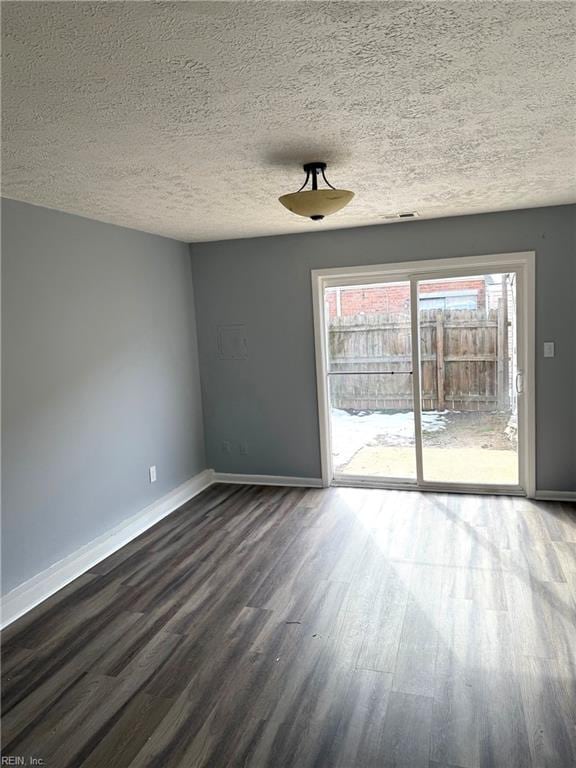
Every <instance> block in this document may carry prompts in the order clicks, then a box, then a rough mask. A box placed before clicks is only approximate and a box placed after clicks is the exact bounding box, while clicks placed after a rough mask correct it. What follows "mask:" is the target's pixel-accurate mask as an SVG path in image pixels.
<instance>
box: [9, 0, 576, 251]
mask: <svg viewBox="0 0 576 768" xmlns="http://www.w3.org/2000/svg"><path fill="white" fill-rule="evenodd" d="M575 15H576V5H575V4H574V3H573V2H563V3H557V2H535V1H524V0H517V1H516V2H497V3H491V2H483V1H482V2H474V1H473V0H467V1H466V2H452V3H444V2H429V3H419V2H377V3H372V2H360V3H351V2H255V3H243V2H230V3H228V2H211V3H210V2H208V3H202V2H173V3H170V2H110V3H106V2H104V3H89V2H61V3H60V2H43V3H42V2H40V3H37V2H4V3H3V4H2V16H3V29H2V34H3V39H4V40H3V59H4V61H3V94H2V96H3V134H4V146H3V194H4V195H5V196H6V197H11V198H15V199H17V200H24V201H27V202H31V203H36V204H39V205H44V206H48V207H50V208H57V209H60V210H64V211H70V212H73V213H79V214H82V215H85V216H89V217H92V218H96V219H101V220H103V221H109V222H114V223H117V224H123V225H125V226H129V227H135V228H137V229H142V230H145V231H149V232H157V233H159V234H163V235H168V236H170V237H175V238H178V239H181V240H190V241H199V240H214V239H221V238H230V237H245V236H254V235H266V234H276V233H283V232H300V231H310V230H314V231H316V230H319V229H326V228H337V227H351V226H359V225H365V224H374V223H381V222H382V216H384V215H385V214H388V213H391V212H395V211H405V210H417V211H419V212H420V214H421V216H423V217H435V216H447V215H454V214H463V213H473V212H480V211H494V210H501V209H511V208H521V207H530V206H540V205H548V204H560V203H568V202H573V201H575V200H576V188H575V187H576V184H575V181H576V144H575V128H574V126H575V122H576V89H575V80H576V50H575V44H574V40H575V37H574V36H575ZM309 160H326V161H328V163H329V168H328V179H329V180H330V181H331V182H332V184H334V185H335V186H341V187H344V188H348V189H353V190H355V191H356V197H355V199H354V200H353V202H352V203H351V205H350V206H349V207H348V208H346V209H345V210H344V211H342V212H340V213H337V214H335V215H334V216H332V217H330V218H329V219H326V220H325V221H324V222H321V223H315V222H310V221H308V220H306V219H302V218H299V217H296V216H294V215H293V214H290V213H289V212H288V211H286V210H285V209H284V208H282V207H281V205H280V204H279V203H278V202H277V197H278V196H279V195H281V194H283V193H285V192H291V191H295V190H296V189H297V188H298V187H299V186H300V184H301V181H302V180H303V179H302V174H301V171H300V164H301V163H302V162H305V161H309Z"/></svg>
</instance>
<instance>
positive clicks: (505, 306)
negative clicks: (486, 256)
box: [418, 272, 519, 486]
mask: <svg viewBox="0 0 576 768" xmlns="http://www.w3.org/2000/svg"><path fill="white" fill-rule="evenodd" d="M516 316H517V307H516V273H514V272H512V273H505V274H487V275H476V276H471V277H451V278H438V279H434V280H419V281H418V332H419V340H420V390H421V398H420V399H421V408H422V466H423V480H424V481H433V482H441V483H466V484H488V485H510V486H514V485H518V483H519V472H518V466H519V462H518V439H517V437H518V409H517V394H516V388H515V382H516V378H517V349H516V339H517V334H516Z"/></svg>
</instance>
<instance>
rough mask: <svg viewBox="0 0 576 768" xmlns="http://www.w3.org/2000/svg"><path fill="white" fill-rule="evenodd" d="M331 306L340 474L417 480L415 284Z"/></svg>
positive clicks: (336, 297) (346, 293)
mask: <svg viewBox="0 0 576 768" xmlns="http://www.w3.org/2000/svg"><path fill="white" fill-rule="evenodd" d="M324 299H325V317H326V318H327V328H326V332H327V337H328V338H327V350H328V361H327V362H328V386H329V397H330V426H331V445H332V460H333V468H334V475H335V477H338V476H347V477H350V476H356V477H358V476H362V477H377V478H386V479H394V480H413V481H415V480H416V453H415V426H414V400H413V392H412V341H411V316H410V282H409V281H402V282H396V283H374V284H364V285H354V286H339V287H337V288H327V289H326V290H325V294H324Z"/></svg>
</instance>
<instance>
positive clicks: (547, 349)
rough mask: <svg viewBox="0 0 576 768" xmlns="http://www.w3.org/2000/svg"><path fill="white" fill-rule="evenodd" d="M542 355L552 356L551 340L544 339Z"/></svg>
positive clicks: (552, 343) (552, 345)
mask: <svg viewBox="0 0 576 768" xmlns="http://www.w3.org/2000/svg"><path fill="white" fill-rule="evenodd" d="M544 357H554V342H553V341H545V342H544Z"/></svg>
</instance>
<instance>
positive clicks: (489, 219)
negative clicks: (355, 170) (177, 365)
mask: <svg viewBox="0 0 576 768" xmlns="http://www.w3.org/2000/svg"><path fill="white" fill-rule="evenodd" d="M575 217H576V206H561V207H556V208H540V209H533V210H523V211H512V212H506V213H494V214H482V215H478V216H466V217H459V218H451V219H436V220H431V221H416V222H409V223H404V222H403V223H399V224H392V225H390V224H389V225H382V226H374V227H364V228H361V229H347V230H339V231H328V232H318V233H311V234H305V235H284V236H279V237H267V238H258V239H247V240H235V241H230V240H229V241H222V242H215V243H199V244H193V245H192V246H191V253H192V265H193V269H192V271H193V275H194V286H195V291H196V302H197V312H198V321H199V322H198V333H199V344H200V369H201V377H202V389H203V401H204V420H205V428H206V438H207V439H206V446H207V460H208V464H209V465H210V466H212V467H214V468H216V469H217V470H220V471H223V472H245V473H255V474H276V475H296V476H303V477H319V476H320V448H319V433H318V415H317V402H316V378H315V363H314V342H313V323H312V298H311V288H310V270H311V269H318V268H323V267H336V266H350V265H357V264H377V263H385V262H394V261H403V260H416V259H437V258H444V257H456V256H473V255H480V254H494V253H506V252H512V251H527V250H534V251H536V253H537V256H536V258H537V277H536V280H537V287H536V289H537V300H536V304H537V306H536V323H537V357H536V365H537V392H536V397H537V432H538V437H537V463H538V472H537V483H538V487H539V488H540V489H546V490H573V489H574V488H575V487H576V469H575V462H576V446H575V443H576V435H575V433H576V430H575V428H574V425H575V423H576V341H575V338H576V300H575V295H576V269H575V247H574V246H575V244H574V219H575ZM315 227H317V228H318V229H321V227H322V225H321V224H320V225H316V224H313V223H311V224H310V228H311V229H313V228H315ZM226 323H246V326H247V331H248V358H247V359H246V360H221V359H219V358H218V355H217V346H216V335H217V326H218V325H219V324H226ZM548 340H554V341H555V342H556V350H557V355H556V357H555V358H554V359H552V360H550V359H547V360H545V359H543V357H542V342H543V341H548ZM222 441H233V442H234V443H235V444H234V445H233V446H232V452H231V453H226V452H224V451H223V450H222V446H221V444H222ZM243 441H246V442H247V443H248V455H241V454H240V452H239V450H238V445H237V443H240V442H243Z"/></svg>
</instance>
